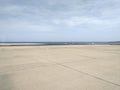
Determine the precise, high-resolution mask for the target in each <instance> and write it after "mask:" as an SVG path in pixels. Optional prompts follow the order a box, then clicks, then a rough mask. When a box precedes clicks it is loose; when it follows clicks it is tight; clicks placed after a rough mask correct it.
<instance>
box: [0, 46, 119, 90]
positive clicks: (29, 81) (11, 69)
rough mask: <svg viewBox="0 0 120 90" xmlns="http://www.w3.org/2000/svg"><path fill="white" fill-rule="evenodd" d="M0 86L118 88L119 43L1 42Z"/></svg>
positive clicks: (11, 89)
mask: <svg viewBox="0 0 120 90" xmlns="http://www.w3.org/2000/svg"><path fill="white" fill-rule="evenodd" d="M0 90H120V45H73V46H71V45H66V46H1V47H0Z"/></svg>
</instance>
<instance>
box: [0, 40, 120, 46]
mask: <svg viewBox="0 0 120 90" xmlns="http://www.w3.org/2000/svg"><path fill="white" fill-rule="evenodd" d="M48 45H120V42H119V41H118V42H4V43H3V42H0V46H48Z"/></svg>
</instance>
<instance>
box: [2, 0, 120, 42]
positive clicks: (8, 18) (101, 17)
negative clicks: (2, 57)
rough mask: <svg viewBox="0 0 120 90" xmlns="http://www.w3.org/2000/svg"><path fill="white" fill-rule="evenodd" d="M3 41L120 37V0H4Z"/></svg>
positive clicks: (81, 39)
mask: <svg viewBox="0 0 120 90" xmlns="http://www.w3.org/2000/svg"><path fill="white" fill-rule="evenodd" d="M3 41H120V0H0V42H3Z"/></svg>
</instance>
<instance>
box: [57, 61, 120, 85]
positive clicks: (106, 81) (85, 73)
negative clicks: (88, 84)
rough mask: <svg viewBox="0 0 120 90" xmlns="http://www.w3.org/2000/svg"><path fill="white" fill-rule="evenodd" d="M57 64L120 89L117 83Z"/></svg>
mask: <svg viewBox="0 0 120 90" xmlns="http://www.w3.org/2000/svg"><path fill="white" fill-rule="evenodd" d="M56 64H57V65H60V66H63V67H65V68H68V69H71V70H73V71H76V72H79V73H82V74H85V75H87V76H90V77H93V78H96V79H99V80H101V81H104V82H107V83H110V84H113V85H116V86H119V87H120V85H119V84H117V83H113V82H111V81H108V80H105V79H103V78H100V77H97V76H94V75H91V74H89V73H86V72H83V71H80V70H77V69H75V68H72V67H69V66H66V65H63V64H60V63H56Z"/></svg>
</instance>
